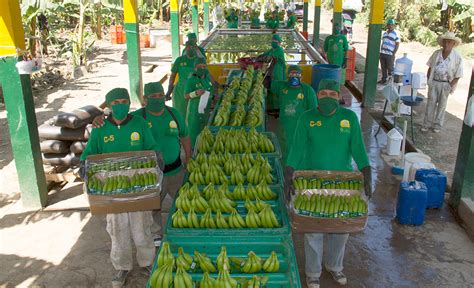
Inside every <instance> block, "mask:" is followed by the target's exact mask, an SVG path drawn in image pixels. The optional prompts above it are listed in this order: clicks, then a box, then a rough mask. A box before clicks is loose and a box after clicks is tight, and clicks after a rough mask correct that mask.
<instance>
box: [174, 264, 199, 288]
mask: <svg viewBox="0 0 474 288" xmlns="http://www.w3.org/2000/svg"><path fill="white" fill-rule="evenodd" d="M173 284H174V286H173V287H174V288H193V287H194V286H193V279H192V278H191V275H189V274H188V273H187V272H186V271H185V269H184V268H183V266H178V269H177V270H176V275H175V276H174V281H173Z"/></svg>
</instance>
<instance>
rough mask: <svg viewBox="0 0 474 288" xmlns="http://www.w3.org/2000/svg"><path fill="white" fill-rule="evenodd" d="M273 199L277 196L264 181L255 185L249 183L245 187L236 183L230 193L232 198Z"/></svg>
mask: <svg viewBox="0 0 474 288" xmlns="http://www.w3.org/2000/svg"><path fill="white" fill-rule="evenodd" d="M247 198H248V199H250V200H257V199H260V200H266V201H267V200H273V199H277V198H278V194H276V193H275V192H273V191H272V190H271V189H270V187H268V184H267V183H266V182H265V181H262V182H260V183H259V184H258V185H257V186H253V185H252V184H249V185H248V186H247V189H245V188H244V186H243V185H237V186H236V187H235V188H234V191H233V192H232V193H231V199H233V200H246V199H247Z"/></svg>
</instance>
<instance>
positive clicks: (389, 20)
mask: <svg viewBox="0 0 474 288" xmlns="http://www.w3.org/2000/svg"><path fill="white" fill-rule="evenodd" d="M387 25H397V21H395V19H388V20H387Z"/></svg>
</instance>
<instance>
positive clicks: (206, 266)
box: [194, 251, 217, 273]
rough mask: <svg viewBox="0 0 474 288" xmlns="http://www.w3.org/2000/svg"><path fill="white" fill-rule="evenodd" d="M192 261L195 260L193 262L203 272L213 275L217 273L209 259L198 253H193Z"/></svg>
mask: <svg viewBox="0 0 474 288" xmlns="http://www.w3.org/2000/svg"><path fill="white" fill-rule="evenodd" d="M194 259H195V260H196V261H195V262H196V263H198V264H199V267H201V270H202V271H203V272H209V273H215V272H216V271H217V269H216V267H215V266H214V264H212V261H211V259H209V258H208V257H207V256H204V255H202V254H201V253H199V252H198V251H194Z"/></svg>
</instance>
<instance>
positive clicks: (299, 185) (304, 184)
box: [293, 177, 362, 190]
mask: <svg viewBox="0 0 474 288" xmlns="http://www.w3.org/2000/svg"><path fill="white" fill-rule="evenodd" d="M293 185H294V187H295V189H296V190H303V189H336V190H360V189H361V188H362V181H361V180H340V179H320V178H319V179H318V178H305V177H298V178H296V179H294V180H293Z"/></svg>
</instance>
